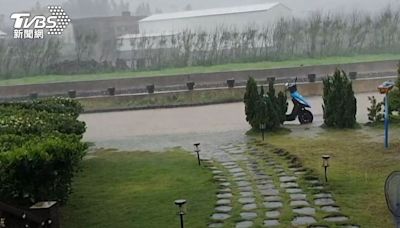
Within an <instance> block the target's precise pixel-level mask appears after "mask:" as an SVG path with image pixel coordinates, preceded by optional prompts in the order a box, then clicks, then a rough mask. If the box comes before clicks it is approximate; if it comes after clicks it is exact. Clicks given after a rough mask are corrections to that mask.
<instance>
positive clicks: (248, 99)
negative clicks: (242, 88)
mask: <svg viewBox="0 0 400 228" xmlns="http://www.w3.org/2000/svg"><path fill="white" fill-rule="evenodd" d="M259 100H260V95H259V94H258V91H257V82H256V81H255V80H254V78H252V77H250V78H249V79H248V80H247V85H246V92H245V94H244V104H245V114H246V121H247V122H248V123H249V124H250V125H251V127H252V128H258V125H257V124H258V123H257V122H256V113H257V110H256V109H257V105H258V104H257V102H258V101H259Z"/></svg>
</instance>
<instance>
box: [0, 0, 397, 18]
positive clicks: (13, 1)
mask: <svg viewBox="0 0 400 228" xmlns="http://www.w3.org/2000/svg"><path fill="white" fill-rule="evenodd" d="M37 1H38V0H0V14H5V16H6V17H8V16H9V15H10V13H11V12H18V11H21V10H27V9H31V8H32V7H33V6H34V5H35V3H36V2H37ZM64 1H66V0H40V1H39V2H40V4H41V5H48V4H61V3H63V2H64ZM80 1H82V2H83V1H85V0H80ZM114 1H115V2H119V1H120V0H114ZM125 1H127V2H129V3H130V7H131V9H130V10H131V11H134V10H135V8H136V6H137V5H138V4H140V3H141V2H148V3H149V4H150V7H151V8H152V9H153V10H154V8H156V7H157V8H159V9H161V10H162V11H163V12H173V11H181V10H182V9H183V8H184V7H185V5H187V4H191V6H192V8H193V9H205V8H213V7H224V6H233V5H244V4H255V3H264V2H282V3H284V4H285V5H287V6H288V7H290V8H291V9H293V10H294V11H296V12H307V11H315V10H321V9H323V10H329V11H335V10H340V11H343V10H353V9H358V10H361V11H377V10H379V9H381V8H382V7H385V6H388V5H389V4H392V5H396V4H399V3H400V0H276V1H274V0H125Z"/></svg>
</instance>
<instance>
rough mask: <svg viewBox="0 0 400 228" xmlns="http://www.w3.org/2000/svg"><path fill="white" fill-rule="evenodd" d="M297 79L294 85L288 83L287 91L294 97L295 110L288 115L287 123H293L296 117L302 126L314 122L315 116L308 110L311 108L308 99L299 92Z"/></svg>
mask: <svg viewBox="0 0 400 228" xmlns="http://www.w3.org/2000/svg"><path fill="white" fill-rule="evenodd" d="M296 83H297V78H296V79H295V81H294V83H286V84H285V85H286V87H287V89H288V90H289V91H290V96H291V97H292V102H293V110H292V113H290V114H289V115H286V121H293V120H295V119H296V117H298V118H299V121H300V123H301V124H309V123H312V122H313V119H314V116H313V114H312V113H311V112H310V111H309V110H307V109H306V108H311V106H310V105H309V104H308V102H307V101H306V99H304V97H303V96H302V95H301V94H300V93H299V92H298V91H297V84H296Z"/></svg>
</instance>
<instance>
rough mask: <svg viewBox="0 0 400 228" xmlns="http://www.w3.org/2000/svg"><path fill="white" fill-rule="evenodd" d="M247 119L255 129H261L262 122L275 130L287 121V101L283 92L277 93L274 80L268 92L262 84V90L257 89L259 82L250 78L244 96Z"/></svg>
mask: <svg viewBox="0 0 400 228" xmlns="http://www.w3.org/2000/svg"><path fill="white" fill-rule="evenodd" d="M244 102H245V113H246V120H247V122H249V124H250V125H251V127H252V128H253V129H255V130H258V129H259V126H260V124H261V123H265V125H266V129H267V130H274V129H277V128H279V127H280V125H281V124H282V123H283V122H284V121H285V118H286V111H287V102H286V95H285V94H284V93H283V92H280V93H279V94H278V97H277V96H276V95H275V89H274V86H273V82H271V81H270V82H269V88H268V91H267V93H266V94H265V93H264V88H263V87H262V86H261V88H260V92H258V89H257V82H256V81H255V80H254V79H253V78H249V80H248V81H247V86H246V93H245V96H244Z"/></svg>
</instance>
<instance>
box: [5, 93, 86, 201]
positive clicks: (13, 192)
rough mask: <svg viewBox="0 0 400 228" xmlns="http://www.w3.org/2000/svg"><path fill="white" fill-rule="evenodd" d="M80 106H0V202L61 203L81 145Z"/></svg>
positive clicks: (46, 102) (60, 102) (61, 102)
mask: <svg viewBox="0 0 400 228" xmlns="http://www.w3.org/2000/svg"><path fill="white" fill-rule="evenodd" d="M81 111H82V106H81V105H80V104H79V103H78V102H76V101H73V100H70V99H63V98H51V99H43V100H37V101H31V102H17V103H2V104H0V112H1V113H2V115H1V116H0V200H1V201H4V202H10V203H13V204H17V205H30V204H32V203H35V202H38V201H48V200H56V201H59V202H65V201H66V200H67V198H68V195H69V193H70V192H71V183H72V178H73V176H74V174H75V173H76V171H77V170H78V169H79V162H80V161H81V160H82V158H83V156H84V155H85V151H86V149H87V145H86V144H85V143H82V142H81V139H82V135H83V133H84V132H85V130H86V126H85V123H84V122H81V121H79V120H78V119H77V118H78V116H79V113H80V112H81Z"/></svg>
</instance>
